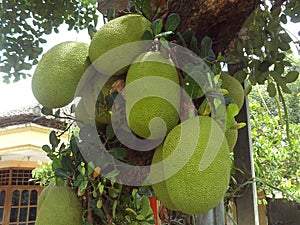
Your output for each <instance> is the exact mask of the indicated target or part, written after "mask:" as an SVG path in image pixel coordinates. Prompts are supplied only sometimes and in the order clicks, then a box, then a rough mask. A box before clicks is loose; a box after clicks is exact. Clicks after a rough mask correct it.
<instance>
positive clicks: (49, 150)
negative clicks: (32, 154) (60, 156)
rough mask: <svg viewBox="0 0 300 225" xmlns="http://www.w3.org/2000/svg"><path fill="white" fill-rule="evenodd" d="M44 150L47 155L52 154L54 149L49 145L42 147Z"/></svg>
mask: <svg viewBox="0 0 300 225" xmlns="http://www.w3.org/2000/svg"><path fill="white" fill-rule="evenodd" d="M42 149H43V150H44V151H45V152H47V153H50V152H52V149H51V148H50V146H49V145H43V146H42Z"/></svg>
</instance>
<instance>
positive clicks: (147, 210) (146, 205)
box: [141, 195, 152, 218]
mask: <svg viewBox="0 0 300 225" xmlns="http://www.w3.org/2000/svg"><path fill="white" fill-rule="evenodd" d="M151 213H152V210H151V207H150V201H149V198H148V197H147V196H144V195H143V196H142V198H141V215H143V216H144V217H145V218H146V217H147V216H148V215H149V214H151Z"/></svg>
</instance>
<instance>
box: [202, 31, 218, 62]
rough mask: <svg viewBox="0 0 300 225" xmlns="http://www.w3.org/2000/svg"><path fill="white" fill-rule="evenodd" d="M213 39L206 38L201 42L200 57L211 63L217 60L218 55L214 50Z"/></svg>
mask: <svg viewBox="0 0 300 225" xmlns="http://www.w3.org/2000/svg"><path fill="white" fill-rule="evenodd" d="M212 45H213V42H212V39H211V38H210V37H208V36H205V37H204V38H203V39H202V40H201V49H200V57H201V58H202V59H204V58H205V59H208V60H209V61H213V60H214V59H215V58H216V55H215V53H214V51H213V49H212Z"/></svg>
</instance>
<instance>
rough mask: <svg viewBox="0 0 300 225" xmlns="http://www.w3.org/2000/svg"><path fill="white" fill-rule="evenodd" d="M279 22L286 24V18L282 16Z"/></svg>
mask: <svg viewBox="0 0 300 225" xmlns="http://www.w3.org/2000/svg"><path fill="white" fill-rule="evenodd" d="M280 21H281V22H282V23H283V24H287V18H286V15H284V14H282V15H281V16H280Z"/></svg>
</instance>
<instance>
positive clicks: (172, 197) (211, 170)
mask: <svg viewBox="0 0 300 225" xmlns="http://www.w3.org/2000/svg"><path fill="white" fill-rule="evenodd" d="M197 129H199V130H198V132H197ZM159 159H162V160H163V161H162V162H161V163H162V166H159V167H155V166H154V165H155V164H154V163H155V162H156V161H159ZM161 168H162V169H161ZM230 168H231V162H230V154H229V148H228V145H227V141H226V138H225V136H224V132H223V131H222V129H221V128H220V126H219V125H218V124H217V123H216V122H215V121H214V120H213V119H212V118H210V117H205V116H198V117H194V118H191V119H188V120H186V121H184V122H182V123H181V124H179V125H177V126H176V127H175V128H174V129H172V130H171V131H170V133H169V134H168V136H167V137H166V139H165V141H164V143H163V147H162V148H157V149H156V150H155V153H154V162H153V163H152V165H151V168H150V175H149V177H150V180H153V179H154V180H153V183H154V184H153V185H152V187H153V190H154V193H155V195H156V196H157V197H158V199H159V200H160V201H161V202H162V204H163V205H164V204H165V205H166V206H167V207H170V208H175V210H177V211H181V212H184V213H186V214H190V215H193V214H201V213H205V212H207V211H209V210H210V209H212V208H214V207H215V206H216V205H217V204H218V203H219V202H220V201H221V200H222V198H223V197H224V195H225V193H226V190H227V188H228V185H229V178H230ZM157 174H163V175H162V176H164V177H165V180H163V181H161V182H158V183H155V178H156V177H157V176H158V175H157Z"/></svg>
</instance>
